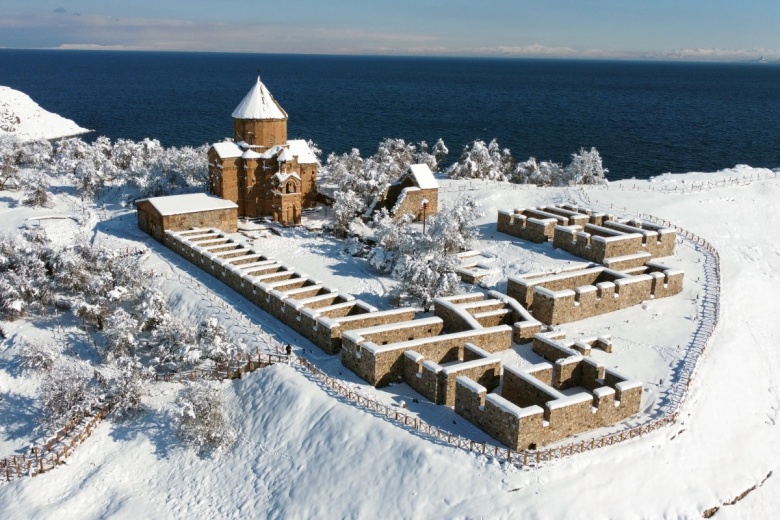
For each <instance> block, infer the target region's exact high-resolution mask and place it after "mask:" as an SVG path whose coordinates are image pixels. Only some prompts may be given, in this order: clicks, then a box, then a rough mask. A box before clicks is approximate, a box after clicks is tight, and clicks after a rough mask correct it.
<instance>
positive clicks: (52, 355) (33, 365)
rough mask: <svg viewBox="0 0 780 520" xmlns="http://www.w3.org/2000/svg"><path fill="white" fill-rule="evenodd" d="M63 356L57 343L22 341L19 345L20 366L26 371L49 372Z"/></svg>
mask: <svg viewBox="0 0 780 520" xmlns="http://www.w3.org/2000/svg"><path fill="white" fill-rule="evenodd" d="M61 355H62V350H61V349H60V348H59V347H58V346H57V344H56V343H49V342H44V341H35V340H30V339H22V340H21V341H20V344H19V359H20V365H21V367H22V368H23V369H24V370H36V371H41V372H48V371H50V370H51V368H52V367H53V366H54V365H55V364H56V363H57V361H58V360H59V359H60V356H61Z"/></svg>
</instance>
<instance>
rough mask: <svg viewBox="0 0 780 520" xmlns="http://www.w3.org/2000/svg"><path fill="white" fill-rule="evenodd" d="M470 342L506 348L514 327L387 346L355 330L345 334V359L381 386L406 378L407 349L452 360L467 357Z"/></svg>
mask: <svg viewBox="0 0 780 520" xmlns="http://www.w3.org/2000/svg"><path fill="white" fill-rule="evenodd" d="M434 319H435V318H434ZM467 343H471V344H472V345H474V346H476V347H479V348H481V349H483V350H485V351H487V352H499V351H502V350H506V349H508V348H510V347H511V345H512V329H511V328H510V327H507V326H506V325H501V326H498V327H490V328H481V329H478V330H471V331H463V332H454V333H449V334H442V335H439V336H432V337H427V338H426V337H423V338H418V339H415V340H411V341H402V342H398V343H388V344H387V345H377V344H376V343H373V342H371V341H366V340H364V338H363V336H362V331H360V330H355V331H352V332H349V333H346V334H344V335H343V337H342V348H341V362H342V363H343V364H344V366H346V367H347V368H349V369H350V370H352V371H353V372H355V373H356V374H357V375H358V376H360V377H361V378H362V379H364V380H366V381H368V383H369V384H372V385H374V386H377V387H380V386H385V385H387V384H389V383H392V382H393V381H398V380H400V379H402V378H403V371H404V363H403V357H404V353H405V352H407V351H409V350H412V351H414V352H417V353H419V354H420V355H422V356H423V357H425V358H426V359H431V360H436V363H439V364H442V363H450V362H453V361H459V360H462V359H464V349H465V346H466V344H467Z"/></svg>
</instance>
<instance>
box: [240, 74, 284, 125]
mask: <svg viewBox="0 0 780 520" xmlns="http://www.w3.org/2000/svg"><path fill="white" fill-rule="evenodd" d="M233 117H234V118H235V119H287V112H285V111H284V110H283V109H282V107H280V106H279V103H277V102H276V100H275V99H274V97H273V96H272V95H271V93H270V92H269V91H268V89H267V88H266V87H265V85H263V82H262V81H260V76H258V77H257V83H255V86H254V87H252V89H251V90H250V91H249V93H248V94H247V95H246V96H245V97H244V99H243V101H241V103H240V104H239V105H238V107H236V109H235V110H234V111H233Z"/></svg>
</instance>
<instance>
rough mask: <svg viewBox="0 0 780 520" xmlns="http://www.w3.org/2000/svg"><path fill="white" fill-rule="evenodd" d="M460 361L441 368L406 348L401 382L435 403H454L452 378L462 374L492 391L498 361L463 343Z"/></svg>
mask: <svg viewBox="0 0 780 520" xmlns="http://www.w3.org/2000/svg"><path fill="white" fill-rule="evenodd" d="M462 356H463V359H462V362H461V363H457V364H451V365H448V366H447V367H442V366H441V365H439V364H438V363H436V362H434V361H432V360H429V359H425V356H423V355H422V354H420V353H418V352H415V351H413V350H408V351H406V352H404V357H403V378H404V381H405V382H406V383H407V384H408V385H409V386H411V387H412V388H413V389H414V390H416V391H417V392H419V393H420V394H422V395H423V396H425V397H426V398H427V399H429V400H430V401H432V402H433V403H436V404H442V405H445V406H454V404H455V380H456V379H457V378H458V377H460V376H466V377H468V378H470V379H471V380H473V381H476V382H477V383H479V384H480V385H482V386H484V387H485V388H487V389H488V391H492V390H493V389H495V388H497V387H498V386H499V384H500V383H501V360H500V359H498V358H495V357H492V356H491V355H490V354H489V353H488V352H486V351H484V350H483V349H480V348H478V347H476V346H474V345H471V344H468V343H467V344H466V345H465V347H464V349H463V353H462Z"/></svg>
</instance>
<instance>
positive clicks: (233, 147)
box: [212, 141, 244, 159]
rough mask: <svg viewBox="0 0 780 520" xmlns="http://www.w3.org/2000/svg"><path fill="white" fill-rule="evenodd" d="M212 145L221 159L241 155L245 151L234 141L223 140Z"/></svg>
mask: <svg viewBox="0 0 780 520" xmlns="http://www.w3.org/2000/svg"><path fill="white" fill-rule="evenodd" d="M212 146H213V147H214V150H215V151H216V152H217V155H219V157H220V158H221V159H229V158H232V157H241V156H242V155H243V154H244V151H243V150H242V149H241V148H239V147H238V145H237V144H236V143H234V142H232V141H222V142H220V143H214V144H213V145H212Z"/></svg>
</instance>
